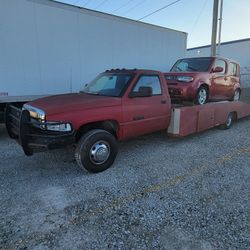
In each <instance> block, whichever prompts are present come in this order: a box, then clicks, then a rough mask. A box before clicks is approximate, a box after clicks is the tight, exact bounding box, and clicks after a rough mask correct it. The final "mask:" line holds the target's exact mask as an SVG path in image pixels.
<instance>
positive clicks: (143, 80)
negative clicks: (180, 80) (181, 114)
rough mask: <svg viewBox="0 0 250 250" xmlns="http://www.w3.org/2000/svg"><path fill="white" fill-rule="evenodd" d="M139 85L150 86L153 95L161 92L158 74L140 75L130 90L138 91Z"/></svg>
mask: <svg viewBox="0 0 250 250" xmlns="http://www.w3.org/2000/svg"><path fill="white" fill-rule="evenodd" d="M140 87H151V88H152V90H153V95H161V94H162V91H161V83H160V79H159V77H158V76H146V75H143V76H141V77H140V79H139V80H138V81H137V83H136V85H135V87H134V88H133V91H132V92H138V91H139V88H140Z"/></svg>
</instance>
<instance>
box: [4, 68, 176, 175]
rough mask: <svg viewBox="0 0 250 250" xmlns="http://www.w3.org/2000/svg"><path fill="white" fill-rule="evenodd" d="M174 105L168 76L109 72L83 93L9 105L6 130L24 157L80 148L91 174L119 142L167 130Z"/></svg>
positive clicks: (78, 154)
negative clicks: (55, 150)
mask: <svg viewBox="0 0 250 250" xmlns="http://www.w3.org/2000/svg"><path fill="white" fill-rule="evenodd" d="M170 116H171V101H170V97H169V93H168V88H167V84H166V81H165V78H164V75H163V74H162V73H161V72H157V71H151V70H136V69H135V70H125V69H124V70H108V71H106V72H104V73H102V74H100V75H99V76H97V78H96V79H94V80H93V81H92V82H90V83H89V84H88V85H86V86H85V87H84V89H83V91H81V92H80V93H73V94H64V95H56V96H50V97H46V98H41V99H38V100H35V101H33V102H30V103H28V104H25V105H24V106H23V108H22V109H20V108H17V107H15V106H8V107H7V110H6V118H5V120H6V127H7V131H8V133H9V135H10V136H11V137H12V138H16V139H17V140H18V141H19V143H20V144H21V146H22V147H23V150H24V152H25V154H26V155H32V154H33V153H35V152H38V151H44V150H47V149H54V148H59V147H63V146H66V145H69V144H75V145H76V151H75V152H76V153H75V157H76V160H77V163H78V164H79V165H80V166H81V167H84V168H86V169H87V170H88V171H91V172H100V171H103V170H105V169H107V168H108V167H110V166H111V165H112V163H113V161H114V160H115V158H116V154H117V149H118V147H117V140H123V139H127V138H131V137H135V136H139V135H142V134H146V133H151V132H154V131H158V130H163V129H167V127H168V126H169V122H170Z"/></svg>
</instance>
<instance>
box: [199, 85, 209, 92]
mask: <svg viewBox="0 0 250 250" xmlns="http://www.w3.org/2000/svg"><path fill="white" fill-rule="evenodd" d="M201 87H205V88H206V89H207V91H208V94H209V85H208V84H207V83H202V84H201V85H200V88H201Z"/></svg>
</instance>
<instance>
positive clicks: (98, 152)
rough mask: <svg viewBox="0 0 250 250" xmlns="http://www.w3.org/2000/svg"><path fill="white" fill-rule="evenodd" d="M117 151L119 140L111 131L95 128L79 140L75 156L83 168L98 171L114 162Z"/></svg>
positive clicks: (93, 171)
mask: <svg viewBox="0 0 250 250" xmlns="http://www.w3.org/2000/svg"><path fill="white" fill-rule="evenodd" d="M117 152H118V150H117V141H116V138H115V137H114V136H113V135H112V134H111V133H109V132H108V131H105V130H102V129H93V130H90V131H89V132H87V133H86V134H84V135H83V136H82V138H81V139H80V140H79V142H78V144H77V147H76V151H75V158H76V161H77V164H78V165H79V166H80V167H81V168H85V169H86V170H88V171H89V172H92V173H98V172H102V171H104V170H106V169H108V168H109V167H110V166H111V165H112V164H113V162H114V160H115V158H116V155H117Z"/></svg>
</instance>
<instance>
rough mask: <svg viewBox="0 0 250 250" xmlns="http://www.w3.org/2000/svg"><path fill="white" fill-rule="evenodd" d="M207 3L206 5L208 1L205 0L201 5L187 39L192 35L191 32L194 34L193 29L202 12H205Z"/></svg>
mask: <svg viewBox="0 0 250 250" xmlns="http://www.w3.org/2000/svg"><path fill="white" fill-rule="evenodd" d="M207 3H208V0H205V1H204V3H203V5H202V8H201V10H200V13H199V15H198V17H197V18H196V20H195V22H194V25H193V26H192V29H191V31H190V33H189V39H190V37H191V36H192V34H193V32H194V29H195V27H196V25H197V23H198V21H199V20H200V17H201V15H202V13H203V11H204V10H205V7H206V5H207Z"/></svg>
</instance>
